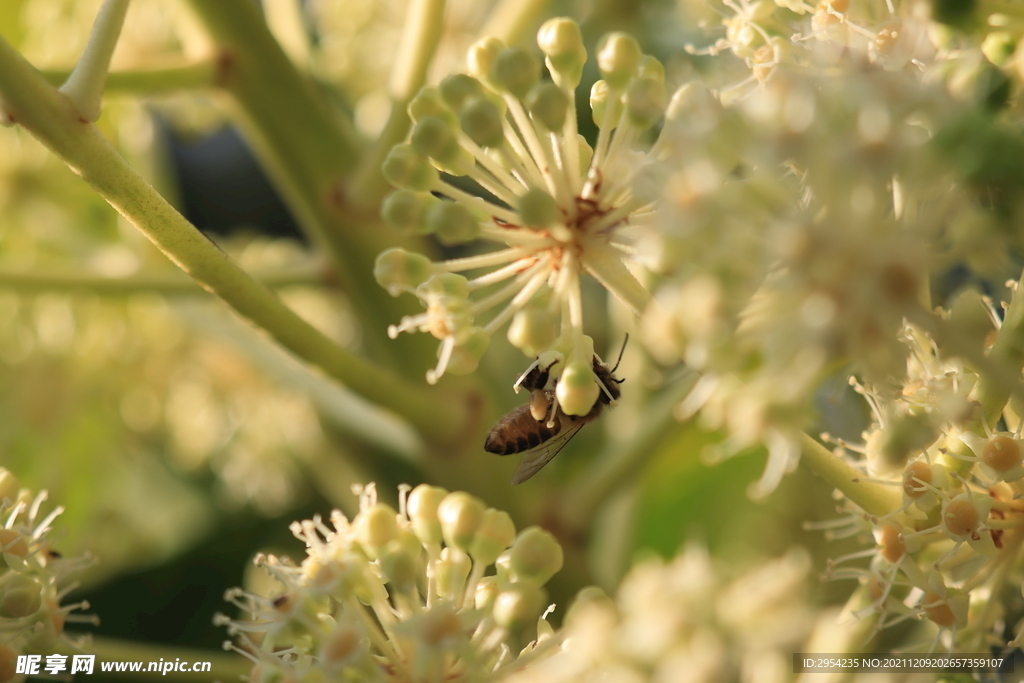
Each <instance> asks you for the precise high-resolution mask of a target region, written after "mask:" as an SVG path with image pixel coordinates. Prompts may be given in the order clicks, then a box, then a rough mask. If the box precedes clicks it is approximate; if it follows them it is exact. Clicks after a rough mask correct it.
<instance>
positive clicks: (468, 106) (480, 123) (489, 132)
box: [459, 97, 505, 147]
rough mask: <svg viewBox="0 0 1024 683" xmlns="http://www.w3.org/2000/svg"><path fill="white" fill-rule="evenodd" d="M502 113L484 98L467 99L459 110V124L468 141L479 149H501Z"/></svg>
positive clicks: (502, 133)
mask: <svg viewBox="0 0 1024 683" xmlns="http://www.w3.org/2000/svg"><path fill="white" fill-rule="evenodd" d="M501 120H502V113H501V110H500V109H498V107H497V105H495V104H494V103H493V102H491V101H490V100H488V99H486V98H484V97H473V98H470V99H467V100H466V102H465V103H464V106H463V107H462V109H461V110H459V123H460V124H461V125H462V130H463V131H464V132H465V133H466V135H468V136H469V138H470V140H472V141H473V142H475V143H476V144H478V145H480V146H481V147H501V146H502V145H503V144H505V131H504V130H503V129H502V126H501Z"/></svg>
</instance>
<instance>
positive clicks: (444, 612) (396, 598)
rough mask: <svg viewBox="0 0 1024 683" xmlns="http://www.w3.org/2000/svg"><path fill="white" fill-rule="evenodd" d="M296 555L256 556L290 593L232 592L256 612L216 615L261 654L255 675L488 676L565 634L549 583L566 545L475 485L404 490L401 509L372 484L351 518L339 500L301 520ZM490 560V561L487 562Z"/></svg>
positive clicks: (242, 646) (539, 654) (245, 649)
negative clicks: (556, 619) (494, 503)
mask: <svg viewBox="0 0 1024 683" xmlns="http://www.w3.org/2000/svg"><path fill="white" fill-rule="evenodd" d="M292 532H293V533H294V534H295V536H296V537H297V538H299V539H300V540H302V541H303V542H305V543H306V547H307V553H308V554H307V557H306V558H305V560H304V561H303V562H302V564H301V565H295V564H293V563H292V562H291V561H289V560H288V559H287V558H277V557H274V556H260V557H258V558H257V564H258V565H261V566H263V567H265V568H266V569H267V571H268V572H269V573H270V575H271V576H272V577H274V578H275V579H277V580H278V581H279V582H280V583H281V584H282V585H283V586H284V591H283V592H282V593H281V594H280V595H277V596H274V597H273V598H268V597H264V596H260V595H256V594H253V593H247V592H244V591H242V590H241V589H233V590H230V591H228V593H227V595H226V598H227V599H228V600H229V601H231V602H232V603H234V604H235V605H236V606H237V607H238V608H239V609H240V610H242V611H243V612H246V613H248V614H249V615H251V619H249V618H247V619H230V618H228V617H226V616H224V615H219V616H218V617H217V622H218V623H220V624H223V625H226V626H228V630H229V632H230V633H231V634H232V635H233V636H236V637H237V644H232V643H230V642H229V643H227V644H226V646H228V647H230V648H233V649H236V650H238V651H239V652H242V653H243V654H245V655H246V656H247V657H249V658H250V659H252V660H253V662H254V663H255V665H256V666H255V668H254V669H253V672H252V675H251V678H250V680H251V681H253V683H259V682H260V681H270V680H279V679H280V678H282V677H283V678H284V679H286V680H292V679H297V678H302V679H306V680H308V678H307V677H312V678H313V679H315V680H321V679H323V680H361V681H396V682H397V681H403V682H409V681H432V680H445V681H483V680H497V679H498V678H501V677H503V676H504V675H505V674H507V673H508V672H509V671H512V670H516V669H519V668H522V667H524V666H527V665H528V664H530V663H531V662H533V661H536V660H538V659H541V658H543V657H544V656H546V655H547V654H549V653H550V652H551V651H553V646H554V645H555V644H556V642H557V641H556V639H554V638H553V635H554V632H553V630H552V628H551V627H550V626H549V625H548V624H547V622H546V621H545V620H544V617H545V616H546V615H547V612H546V611H545V606H546V605H547V596H546V593H545V591H544V589H543V588H542V586H543V585H544V584H545V583H547V581H548V579H550V578H551V577H552V576H553V575H554V574H555V573H556V572H557V571H558V570H559V569H560V568H561V566H562V549H561V547H560V546H559V545H558V543H557V542H556V541H555V540H554V538H553V537H552V536H551V535H550V534H549V533H547V532H546V531H543V530H542V529H540V528H538V527H530V528H527V529H524V530H523V531H521V532H519V534H518V535H517V534H516V530H515V527H514V526H513V524H512V520H511V519H510V518H509V516H508V515H507V514H506V513H504V512H500V511H498V510H494V509H492V508H485V507H484V505H483V503H481V502H480V501H479V500H477V499H476V498H474V497H473V496H470V495H468V494H466V493H448V492H447V491H445V490H444V489H440V488H436V487H432V486H427V485H423V486H419V487H417V488H415V489H413V491H412V492H411V493H409V491H408V488H404V489H402V491H401V498H400V511H399V512H396V511H395V510H394V509H392V508H391V507H389V506H387V505H385V504H383V503H379V502H378V501H377V493H376V489H375V487H374V486H373V485H372V484H371V485H370V486H367V487H366V488H365V489H362V490H361V493H360V512H359V514H358V515H357V516H356V517H355V519H353V520H351V521H349V520H348V519H346V518H345V516H344V515H343V514H342V513H341V512H340V511H337V510H335V511H334V512H333V513H332V514H331V525H330V526H328V525H327V524H325V523H324V521H323V520H321V519H320V518H319V517H316V518H314V519H312V520H307V521H305V522H301V523H299V522H296V523H294V524H293V525H292ZM491 565H494V566H495V573H493V574H489V573H488V569H489V567H490V566H491Z"/></svg>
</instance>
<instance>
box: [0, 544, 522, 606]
mask: <svg viewBox="0 0 1024 683" xmlns="http://www.w3.org/2000/svg"><path fill="white" fill-rule="evenodd" d="M502 550H504V548H502ZM42 591H43V587H42V585H40V583H39V582H38V581H36V580H35V579H33V578H32V577H30V576H27V575H25V574H22V573H17V574H15V575H14V576H12V577H11V578H10V580H8V581H7V583H6V584H4V588H3V593H2V594H0V616H3V617H7V618H8V619H19V618H21V617H27V616H29V615H30V614H35V613H36V612H38V611H39V607H40V606H41V605H42V604H43V596H42Z"/></svg>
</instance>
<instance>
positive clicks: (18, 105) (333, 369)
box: [0, 39, 465, 440]
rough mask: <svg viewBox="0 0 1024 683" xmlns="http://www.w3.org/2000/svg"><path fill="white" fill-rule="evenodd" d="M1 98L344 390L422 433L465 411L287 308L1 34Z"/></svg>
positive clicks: (235, 303)
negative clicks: (340, 343)
mask: <svg viewBox="0 0 1024 683" xmlns="http://www.w3.org/2000/svg"><path fill="white" fill-rule="evenodd" d="M0 99H2V101H3V107H4V115H5V116H6V117H7V118H8V120H10V121H13V122H17V123H20V124H21V125H23V126H24V127H25V128H26V129H27V130H28V131H29V132H31V133H32V134H33V135H35V137H37V138H39V140H40V141H42V142H43V144H45V145H46V146H47V147H49V148H50V149H51V150H52V151H53V152H55V153H56V154H57V155H58V156H60V157H61V158H62V159H63V160H64V161H65V162H67V164H68V165H69V166H70V167H71V168H72V170H74V171H75V172H77V173H78V174H79V175H80V176H81V177H82V179H83V180H85V182H86V183H88V184H89V185H90V186H91V187H92V188H93V189H94V190H96V191H97V192H98V193H99V194H100V196H102V197H103V198H104V199H105V200H107V202H109V203H110V204H111V206H113V207H114V208H115V209H117V211H118V212H119V213H121V215H123V216H124V217H125V218H126V219H127V220H128V221H129V222H130V223H132V224H133V225H135V226H136V227H137V228H138V229H139V230H140V231H142V233H143V234H145V235H146V237H148V238H149V239H150V240H151V241H152V242H153V243H154V244H156V245H157V246H158V247H159V248H160V249H161V251H163V252H164V253H165V254H166V255H167V256H168V257H169V258H170V259H171V260H172V261H174V262H175V263H176V264H178V266H180V267H181V269H182V270H184V271H185V272H186V273H188V274H189V275H191V276H192V277H193V278H194V279H195V280H196V281H197V282H199V283H200V284H202V285H203V286H204V287H205V288H206V289H208V290H210V291H211V292H213V293H215V294H217V295H218V296H219V297H221V298H222V299H224V300H225V301H226V302H227V303H228V304H229V305H230V306H231V307H232V308H234V309H235V311H237V312H238V313H239V314H240V315H241V316H242V317H244V318H246V319H247V320H249V321H251V322H252V323H254V324H255V325H257V326H258V327H261V328H263V329H264V330H266V331H267V332H269V333H270V334H271V336H273V337H274V339H276V340H277V341H278V342H279V343H280V344H281V345H282V346H284V347H285V348H287V349H288V350H290V351H291V352H293V353H294V354H295V355H297V356H299V357H300V358H303V359H305V360H306V361H308V362H310V363H312V364H314V365H317V366H318V367H320V368H321V369H323V370H324V371H325V372H326V373H327V374H328V375H331V376H332V377H335V378H337V379H339V380H341V381H342V382H344V383H345V384H346V385H348V386H349V387H350V388H351V389H352V390H353V391H355V392H357V393H359V394H361V395H363V396H365V397H366V398H368V399H369V400H371V401H373V402H375V403H378V404H379V405H381V406H384V407H386V408H389V409H391V410H394V411H395V412H397V413H398V414H400V415H402V416H403V417H405V418H407V419H408V420H409V421H410V422H412V423H413V424H414V425H415V426H416V427H417V428H418V429H419V430H420V431H421V433H423V434H425V435H427V436H429V437H432V438H435V439H439V440H446V439H451V438H453V437H454V435H455V434H457V433H458V430H459V428H460V427H461V426H462V425H461V423H462V422H463V421H464V419H465V414H464V413H463V414H460V413H459V412H458V405H452V404H451V402H449V401H443V400H439V396H438V394H437V393H436V392H433V391H431V390H429V389H427V388H426V387H425V386H423V385H420V384H408V383H406V382H404V381H402V380H401V379H399V378H398V377H397V376H395V375H394V374H392V373H391V372H389V371H386V370H384V369H382V368H380V367H377V366H374V365H373V364H371V363H369V362H367V361H365V360H363V359H362V358H360V357H359V356H356V355H355V354H353V353H351V352H350V351H348V350H346V349H344V348H342V347H340V346H338V345H337V344H335V343H334V342H333V341H331V340H330V339H329V338H327V337H326V336H325V335H323V334H322V333H321V332H319V331H318V330H317V329H316V328H314V327H313V326H312V325H310V324H309V323H307V322H306V321H305V320H303V319H302V318H301V317H299V316H298V315H296V314H295V312H294V311H292V310H291V309H289V308H288V307H287V306H286V305H285V304H284V303H283V302H282V301H281V300H280V299H279V298H278V297H277V296H276V295H274V294H273V292H271V291H270V290H269V289H267V288H266V287H265V286H264V285H262V284H260V283H259V282H257V281H256V280H255V279H253V278H252V277H251V276H250V275H249V274H248V273H246V272H245V271H244V270H242V269H241V268H240V267H239V266H238V265H237V264H236V263H235V262H234V261H232V260H231V259H230V258H229V257H228V256H227V255H226V254H225V253H224V252H223V251H221V250H220V249H219V248H218V247H217V246H216V245H215V244H214V243H213V242H211V241H210V240H209V239H207V238H206V237H205V236H204V235H203V234H202V233H200V232H199V231H198V230H196V229H195V227H193V226H192V225H191V224H190V223H189V222H188V221H187V220H185V218H184V217H183V216H182V215H181V214H179V213H178V212H177V211H176V210H175V209H174V208H173V207H172V206H171V205H170V204H169V203H167V201H166V200H165V199H164V198H163V197H161V196H160V194H159V193H158V192H156V190H154V189H153V188H152V187H151V186H150V185H149V184H148V183H146V181H145V180H143V179H142V177H141V176H139V174H138V173H136V172H135V171H134V170H133V169H132V168H131V167H130V166H129V165H128V163H127V162H126V161H125V160H124V159H123V158H122V157H121V156H120V155H119V154H118V153H117V152H116V151H115V150H114V148H113V147H112V146H111V145H110V143H108V142H107V140H106V139H105V138H104V137H103V136H102V135H101V134H100V132H99V130H98V129H97V128H96V127H95V126H93V125H92V124H89V123H85V122H83V121H82V120H81V117H80V116H79V114H78V113H77V112H76V110H75V108H74V106H73V105H72V103H71V102H70V101H69V100H68V99H67V98H66V97H65V96H64V95H62V94H61V93H59V92H58V91H56V90H54V89H53V87H52V86H51V85H50V84H49V83H47V82H46V80H45V79H44V78H43V77H42V76H41V75H40V74H39V72H38V71H36V70H35V69H34V68H33V67H32V65H30V64H29V63H28V62H26V61H25V60H24V59H23V58H22V57H21V55H19V54H18V53H17V52H16V51H15V50H14V49H13V48H12V47H11V46H10V44H8V43H7V42H6V41H5V40H2V39H0ZM453 410H454V412H453Z"/></svg>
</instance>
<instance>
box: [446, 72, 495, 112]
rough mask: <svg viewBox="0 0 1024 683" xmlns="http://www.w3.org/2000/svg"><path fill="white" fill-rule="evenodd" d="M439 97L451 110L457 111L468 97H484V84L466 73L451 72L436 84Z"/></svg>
mask: <svg viewBox="0 0 1024 683" xmlns="http://www.w3.org/2000/svg"><path fill="white" fill-rule="evenodd" d="M438 90H439V91H440V93H441V99H443V100H444V103H445V104H447V105H448V107H450V108H451V110H452V111H459V110H460V109H462V105H463V104H465V102H466V101H467V100H469V99H473V98H476V97H484V86H483V84H482V83H480V81H478V80H477V79H475V78H473V77H472V76H467V75H466V74H452V75H451V76H448V77H447V78H445V79H444V80H443V81H441V85H440V86H438Z"/></svg>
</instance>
